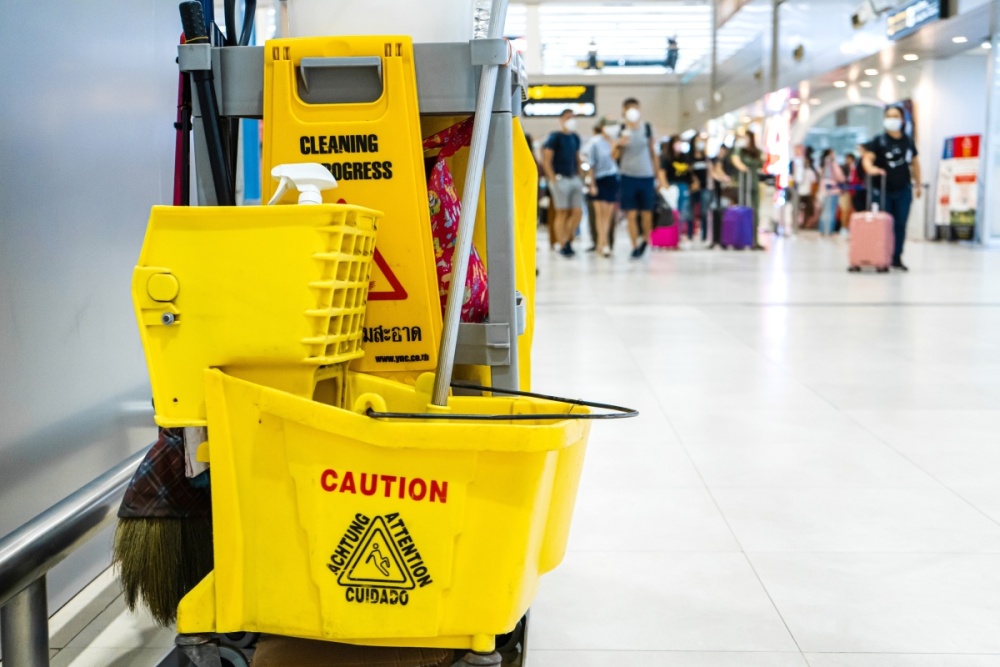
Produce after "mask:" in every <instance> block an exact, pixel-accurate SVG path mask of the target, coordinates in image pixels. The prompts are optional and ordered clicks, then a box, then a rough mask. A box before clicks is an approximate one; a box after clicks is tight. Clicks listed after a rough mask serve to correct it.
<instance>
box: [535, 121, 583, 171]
mask: <svg viewBox="0 0 1000 667" xmlns="http://www.w3.org/2000/svg"><path fill="white" fill-rule="evenodd" d="M544 148H548V149H549V150H551V151H552V171H554V172H556V174H557V175H559V176H576V175H577V174H578V170H577V168H576V156H577V153H579V152H580V137H579V136H578V135H577V134H576V133H575V132H573V133H570V134H566V133H565V132H553V133H552V134H550V135H549V138H548V140H547V141H546V142H545V146H544Z"/></svg>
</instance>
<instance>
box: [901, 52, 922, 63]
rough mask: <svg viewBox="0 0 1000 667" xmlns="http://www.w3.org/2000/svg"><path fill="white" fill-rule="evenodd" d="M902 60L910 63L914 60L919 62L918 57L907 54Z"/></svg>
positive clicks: (913, 54) (914, 54)
mask: <svg viewBox="0 0 1000 667" xmlns="http://www.w3.org/2000/svg"><path fill="white" fill-rule="evenodd" d="M903 60H905V61H906V62H909V63H912V62H913V61H914V60H920V56H918V55H917V54H916V53H907V54H906V55H905V56H903Z"/></svg>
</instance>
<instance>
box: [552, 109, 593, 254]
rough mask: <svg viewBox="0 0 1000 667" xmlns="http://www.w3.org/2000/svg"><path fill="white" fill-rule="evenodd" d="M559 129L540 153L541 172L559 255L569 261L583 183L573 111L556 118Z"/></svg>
mask: <svg viewBox="0 0 1000 667" xmlns="http://www.w3.org/2000/svg"><path fill="white" fill-rule="evenodd" d="M559 126H560V129H559V130H558V131H557V132H553V133H552V134H550V135H549V138H548V139H547V140H546V141H545V145H544V147H543V149H542V169H543V171H544V172H545V178H546V179H548V183H549V191H550V192H551V193H552V204H553V206H554V207H555V210H556V215H555V220H554V221H553V223H552V224H553V225H555V230H556V241H557V243H559V244H560V245H561V246H562V247H561V248H560V249H559V254H561V255H562V256H563V257H572V256H573V255H575V254H576V253H575V252H574V251H573V246H572V241H573V237H574V236H575V235H576V228H577V226H579V224H580V220H581V219H582V218H583V181H582V180H581V179H580V137H579V135H578V134H577V133H576V118H575V117H574V114H573V111H572V109H566V110H565V111H563V112H562V115H561V116H560V117H559Z"/></svg>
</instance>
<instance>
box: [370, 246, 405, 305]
mask: <svg viewBox="0 0 1000 667" xmlns="http://www.w3.org/2000/svg"><path fill="white" fill-rule="evenodd" d="M374 260H375V265H374V266H373V267H372V279H371V285H370V286H369V288H368V300H369V301H405V300H406V298H407V297H408V296H409V295H408V294H407V293H406V288H404V287H403V284H402V283H401V282H399V278H397V277H396V274H395V273H393V272H392V267H390V266H389V263H388V262H387V261H385V257H383V256H382V253H380V252H379V251H378V248H375V257H374Z"/></svg>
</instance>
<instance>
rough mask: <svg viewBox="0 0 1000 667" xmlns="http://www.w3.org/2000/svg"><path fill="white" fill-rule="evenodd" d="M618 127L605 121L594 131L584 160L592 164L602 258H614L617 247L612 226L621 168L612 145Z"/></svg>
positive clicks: (597, 246) (592, 191)
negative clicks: (612, 247)
mask: <svg viewBox="0 0 1000 667" xmlns="http://www.w3.org/2000/svg"><path fill="white" fill-rule="evenodd" d="M615 127H616V126H614V125H613V124H611V123H609V122H608V121H607V120H605V119H601V122H600V123H599V124H598V125H597V126H596V127H595V128H594V137H593V138H592V139H591V140H590V141H589V142H587V147H586V149H585V150H584V157H585V158H586V160H587V162H588V163H589V164H590V173H589V175H588V177H587V182H588V186H589V189H590V197H591V199H592V200H593V203H594V224H593V225H592V227H593V230H592V232H593V234H594V246H595V249H596V251H597V252H599V253H600V254H601V256H602V257H610V256H611V245H612V243H614V236H613V235H612V233H611V232H612V231H613V230H612V225H613V219H614V215H615V202H617V201H618V165H617V164H616V163H615V160H614V157H612V155H613V153H614V147H613V146H612V145H611V141H612V137H613V135H614V131H615Z"/></svg>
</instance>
